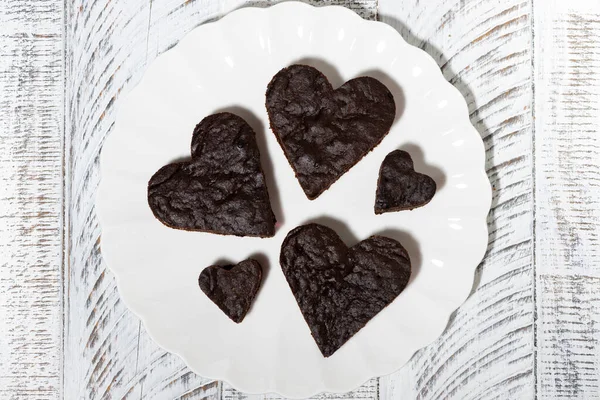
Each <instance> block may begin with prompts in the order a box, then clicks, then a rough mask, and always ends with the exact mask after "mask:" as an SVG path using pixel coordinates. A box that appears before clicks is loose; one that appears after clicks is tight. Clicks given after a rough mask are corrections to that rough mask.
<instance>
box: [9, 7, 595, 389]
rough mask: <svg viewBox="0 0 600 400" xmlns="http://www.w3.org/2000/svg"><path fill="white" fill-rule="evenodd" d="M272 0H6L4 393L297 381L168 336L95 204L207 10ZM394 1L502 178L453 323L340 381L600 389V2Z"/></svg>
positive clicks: (366, 10)
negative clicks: (254, 377) (132, 105)
mask: <svg viewBox="0 0 600 400" xmlns="http://www.w3.org/2000/svg"><path fill="white" fill-rule="evenodd" d="M317 2H318V1H316V0H315V1H314V3H317ZM272 3H274V1H271V0H265V1H252V2H246V1H244V0H226V1H218V0H195V1H194V0H190V1H183V0H127V1H105V0H91V1H89V0H85V1H84V0H75V1H72V2H63V1H59V0H5V1H2V2H0V102H1V106H2V107H1V110H2V111H1V112H0V161H1V162H2V167H1V168H0V180H1V185H0V220H1V221H2V224H0V265H1V267H2V268H0V398H10V399H25V398H36V399H38V398H39V399H59V398H63V397H64V398H65V399H101V398H102V399H104V398H106V399H111V398H114V399H122V398H135V399H138V398H145V399H165V398H184V399H205V398H206V399H256V400H258V399H276V398H278V397H277V396H273V395H265V396H248V395H244V394H241V393H239V392H237V391H235V390H233V389H232V388H231V387H229V386H228V385H227V384H225V383H221V382H211V381H208V380H206V379H204V378H202V377H198V376H196V375H195V374H193V373H191V372H190V371H189V370H188V369H187V368H186V367H185V365H184V364H183V362H182V361H181V360H180V359H179V358H178V357H176V356H173V355H170V354H168V353H165V352H164V351H163V350H161V349H160V348H158V347H157V346H156V345H155V344H154V343H153V342H152V340H151V339H150V338H149V337H148V335H147V334H146V333H145V331H144V328H143V326H142V324H141V323H140V322H139V320H138V319H137V318H135V317H134V316H133V315H132V314H131V313H130V312H129V311H127V310H126V308H125V307H124V305H123V304H122V303H121V302H120V300H119V295H118V292H117V290H116V286H115V282H114V278H113V277H112V275H111V274H110V272H109V271H108V270H106V268H105V267H104V266H103V265H102V264H101V262H100V246H101V240H100V231H99V228H98V225H97V222H96V219H95V211H94V193H95V190H96V187H97V183H98V179H99V177H98V170H97V157H98V153H99V150H100V148H101V144H102V141H103V139H104V137H105V136H106V134H108V133H109V132H110V131H111V128H112V125H113V123H114V120H115V110H116V109H117V108H118V104H119V101H120V96H121V93H123V91H127V90H128V88H130V87H131V86H132V85H134V84H135V83H136V82H137V81H138V80H139V79H140V77H141V75H142V74H143V71H144V69H145V67H146V65H147V64H148V63H149V62H151V61H152V60H153V59H154V58H155V57H156V56H157V55H158V54H160V53H161V52H163V51H165V50H166V49H168V48H169V47H171V46H172V45H174V44H175V43H177V41H178V40H179V39H181V37H182V36H183V35H184V34H185V33H187V32H188V31H190V30H191V29H192V28H193V27H195V26H197V25H198V24H200V23H202V22H204V21H207V20H210V19H214V18H217V17H218V16H220V15H222V14H223V13H226V12H228V11H230V10H232V9H234V8H236V7H239V6H242V5H243V4H252V5H260V6H264V5H269V4H272ZM318 3H319V4H332V3H335V4H342V5H347V6H350V7H351V8H353V9H355V10H356V11H358V12H359V13H361V15H363V16H364V17H365V18H374V17H375V15H376V11H377V7H376V5H377V4H376V0H353V1H351V0H347V1H345V0H332V1H324V2H318ZM65 7H66V10H64V8H65ZM65 11H66V12H65ZM63 16H66V21H64V20H63ZM379 17H380V19H382V20H384V21H386V22H388V23H390V24H391V25H392V26H394V27H396V28H397V29H398V30H399V31H400V32H401V34H402V35H403V36H404V37H405V39H407V40H408V41H409V42H410V43H412V44H415V45H417V46H420V47H421V48H423V49H424V50H425V51H427V52H429V53H430V54H431V55H432V56H433V57H434V58H435V59H436V61H437V62H438V63H439V65H440V67H441V68H442V71H443V73H444V75H445V76H446V78H447V79H448V80H449V81H450V82H451V83H453V84H454V85H455V86H456V87H457V88H458V89H459V90H460V91H461V92H462V93H463V95H464V96H465V98H466V99H467V102H468V104H469V110H470V112H471V119H472V121H473V123H474V125H475V126H476V127H477V128H478V130H479V132H480V133H481V135H482V137H483V139H484V143H485V144H486V149H487V154H488V175H489V176H490V179H491V180H492V183H493V185H494V204H493V209H492V212H491V213H490V218H489V225H490V246H489V251H488V255H487V256H486V259H485V260H484V262H483V263H482V265H481V267H480V268H479V270H478V273H477V276H476V280H475V285H474V293H473V294H472V296H471V297H470V298H469V299H468V300H467V302H466V303H465V304H464V305H463V307H461V309H460V310H459V311H458V312H457V313H456V314H455V316H454V317H453V319H452V321H451V322H450V324H449V326H448V329H447V331H446V333H445V334H444V335H443V336H442V337H441V338H440V339H438V340H437V341H436V342H434V343H433V344H432V345H431V346H429V347H428V348H426V349H423V350H422V351H420V352H418V353H417V354H416V355H415V356H414V357H413V359H412V360H411V362H410V363H409V364H408V365H407V366H406V367H405V368H403V369H402V370H401V371H399V372H397V373H395V374H393V375H391V376H388V377H383V378H381V379H374V380H371V381H370V382H368V383H367V384H365V385H364V386H363V387H361V388H359V389H357V390H356V391H354V392H352V393H349V394H346V395H339V396H332V395H323V396H320V398H338V399H342V398H353V399H398V398H400V399H412V398H422V399H430V398H431V399H433V398H455V399H469V398H472V399H484V398H532V397H534V396H535V395H536V394H537V397H539V398H598V397H600V372H599V371H600V361H599V360H600V343H599V342H600V332H599V330H600V328H599V327H598V326H599V323H600V299H599V296H598V295H597V294H596V293H597V292H598V285H600V272H599V271H600V269H599V268H598V267H599V266H600V265H599V261H598V254H597V253H598V252H599V250H598V245H599V243H598V242H599V239H598V238H599V233H600V189H599V187H600V154H599V153H600V143H599V141H600V135H599V133H600V132H599V130H600V111H599V108H600V104H599V103H600V95H599V94H598V93H600V92H599V90H598V89H599V88H598V82H600V75H599V74H600V73H599V72H598V71H599V70H600V68H599V67H600V57H599V54H600V38H599V37H598V36H600V34H599V33H598V32H600V4H599V3H598V2H597V1H586V0H570V1H563V0H494V1H492V0H440V1H437V2H424V1H418V0H403V1H397V0H379ZM408 27H411V28H412V29H408ZM534 31H535V32H534ZM534 33H535V35H534ZM65 41H66V43H65ZM63 49H66V51H65V52H63ZM64 53H66V54H64ZM63 62H65V63H66V64H65V65H63ZM65 72H66V77H67V80H66V86H65V85H63V79H64V77H65ZM534 93H535V96H534ZM534 100H535V101H534ZM63 105H64V109H65V115H63ZM534 116H535V119H534V118H533V117H534ZM63 121H64V124H65V125H64V128H65V131H64V133H65V135H64V143H63V142H62V132H63ZM534 125H535V129H534ZM534 139H535V140H534ZM63 150H65V151H64V154H63ZM63 161H64V163H63ZM63 166H64V168H63ZM63 174H64V179H63ZM534 178H535V185H534V180H533V179H534ZM63 182H64V183H63ZM63 190H64V194H65V196H64V199H63ZM63 210H64V211H65V213H64V218H65V221H64V227H65V229H64V235H63V229H62V226H63V224H62V223H63ZM534 221H535V222H534ZM534 233H535V236H534ZM63 237H64V238H65V240H64V243H63ZM534 237H535V240H534ZM63 246H64V247H63ZM63 251H64V254H66V256H65V258H64V260H65V263H64V265H63V264H62V263H61V261H62V257H63ZM61 265H63V269H64V280H63V281H62V282H61V279H60V278H61ZM61 288H62V289H64V297H63V300H64V301H63V302H64V304H63V309H62V310H61V304H60V303H61V302H60V300H61ZM63 311H64V312H63ZM63 316H64V320H63V324H62V327H63V329H62V330H61V317H63ZM63 339H64V340H63ZM63 345H64V348H63ZM536 348H537V351H536ZM61 356H62V357H61ZM61 372H62V377H61ZM61 381H62V382H61Z"/></svg>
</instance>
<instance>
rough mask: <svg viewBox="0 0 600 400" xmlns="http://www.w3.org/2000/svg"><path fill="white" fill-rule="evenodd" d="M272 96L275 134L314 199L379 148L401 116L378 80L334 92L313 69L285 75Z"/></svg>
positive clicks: (363, 80)
mask: <svg viewBox="0 0 600 400" xmlns="http://www.w3.org/2000/svg"><path fill="white" fill-rule="evenodd" d="M266 97H267V101H266V106H267V112H268V114H269V121H270V124H271V129H272V130H273V133H274V134H275V136H276V137H277V140H278V141H279V144H280V145H281V147H282V148H283V151H284V153H285V156H286V157H287V159H288V161H289V163H290V165H291V166H292V168H293V169H294V172H295V173H296V177H297V178H298V181H299V182H300V185H301V186H302V189H303V190H304V193H305V194H306V196H307V197H308V198H309V199H311V200H313V199H315V198H317V197H318V196H319V195H320V194H321V193H323V192H324V191H325V190H327V189H328V188H329V187H330V186H331V185H332V184H333V183H334V182H335V181H336V180H338V179H339V178H340V177H341V176H342V175H343V174H344V173H346V172H347V171H348V170H349V169H350V168H351V167H352V166H353V165H354V164H356V163H357V162H359V161H360V160H361V159H362V158H363V157H364V156H365V155H366V154H367V153H368V152H369V151H371V150H372V149H373V148H374V147H375V146H377V145H378V144H379V142H381V140H382V139H383V137H384V136H385V135H387V133H388V132H389V130H390V128H391V126H392V123H393V122H394V118H395V116H396V104H395V103H394V96H393V95H392V94H391V93H390V91H389V90H388V88H387V87H386V86H385V85H384V84H383V83H381V82H379V81H378V80H377V79H374V78H370V77H360V78H356V79H352V80H350V81H348V82H346V83H345V84H343V85H342V86H341V87H340V88H339V89H337V90H333V87H332V86H331V84H330V83H329V81H328V80H327V78H326V77H325V75H323V74H322V73H321V72H319V70H317V69H315V68H313V67H309V66H307V65H292V66H290V67H288V68H284V69H282V70H281V71H279V72H278V73H277V74H276V75H275V76H274V77H273V79H272V80H271V82H270V83H269V86H268V88H267V95H266Z"/></svg>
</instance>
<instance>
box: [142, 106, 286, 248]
mask: <svg viewBox="0 0 600 400" xmlns="http://www.w3.org/2000/svg"><path fill="white" fill-rule="evenodd" d="M148 204H149V205H150V208H151V209H152V212H153V213H154V215H155V216H156V218H158V219H159V220H160V221H161V222H162V223H163V224H165V225H167V226H169V227H171V228H176V229H185V230H190V231H204V232H212V233H219V234H223V235H237V236H260V237H270V236H273V235H274V234H275V215H274V214H273V211H272V210H271V203H270V202H269V193H268V191H267V186H266V183H265V176H264V174H263V171H262V169H261V167H260V153H259V151H258V146H257V145H256V138H255V135H254V131H253V130H252V128H251V127H250V125H248V124H247V123H246V121H244V120H243V119H242V118H240V117H238V116H237V115H234V114H231V113H220V114H214V115H210V116H208V117H206V118H204V119H203V120H202V121H201V122H200V123H199V124H198V125H197V126H196V128H195V129H194V134H193V136H192V160H191V161H186V162H178V163H174V164H169V165H166V166H164V167H162V168H161V169H159V170H158V172H156V173H155V174H154V176H152V178H150V181H149V182H148Z"/></svg>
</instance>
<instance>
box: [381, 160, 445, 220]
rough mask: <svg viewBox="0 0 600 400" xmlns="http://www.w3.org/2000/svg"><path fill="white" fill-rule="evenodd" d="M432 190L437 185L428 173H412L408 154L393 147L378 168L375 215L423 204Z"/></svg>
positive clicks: (433, 192) (432, 194)
mask: <svg viewBox="0 0 600 400" xmlns="http://www.w3.org/2000/svg"><path fill="white" fill-rule="evenodd" d="M435 191H436V184H435V181H434V180H433V179H432V178H431V177H430V176H427V175H425V174H420V173H418V172H415V167H414V165H413V160H412V158H411V157H410V154H408V153H407V152H405V151H402V150H394V151H392V152H391V153H390V154H388V155H387V156H386V157H385V159H384V160H383V163H381V168H380V169H379V179H378V180H377V194H376V196H375V214H382V213H385V212H390V211H401V210H412V209H413V208H417V207H422V206H424V205H425V204H427V203H429V202H430V201H431V199H432V198H433V196H434V195H435Z"/></svg>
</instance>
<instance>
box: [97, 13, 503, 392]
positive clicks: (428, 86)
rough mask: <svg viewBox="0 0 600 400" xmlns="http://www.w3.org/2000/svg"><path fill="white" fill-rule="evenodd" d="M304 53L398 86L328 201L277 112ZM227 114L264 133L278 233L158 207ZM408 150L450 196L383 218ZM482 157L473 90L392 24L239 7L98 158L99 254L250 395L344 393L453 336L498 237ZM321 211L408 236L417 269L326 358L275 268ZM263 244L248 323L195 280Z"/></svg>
mask: <svg viewBox="0 0 600 400" xmlns="http://www.w3.org/2000/svg"><path fill="white" fill-rule="evenodd" d="M298 61H300V62H303V63H307V64H312V65H314V66H316V67H317V68H319V69H320V70H321V71H323V72H324V73H325V74H326V75H327V76H328V77H329V79H330V80H331V81H332V83H333V85H334V86H335V87H337V86H339V85H341V84H342V83H343V82H344V81H346V80H348V79H351V78H353V77H357V76H360V75H371V76H374V77H376V78H378V79H380V80H382V81H383V82H384V83H385V84H386V85H387V86H388V87H389V88H390V90H391V91H392V93H393V94H394V96H395V99H396V103H397V108H398V115H397V120H396V122H395V123H394V126H393V128H392V130H391V132H390V133H389V135H388V136H387V137H385V138H384V139H383V141H382V143H381V144H380V145H379V146H378V147H377V148H375V150H374V151H372V152H371V153H369V154H368V155H367V156H366V157H365V158H364V159H363V160H362V161H360V162H359V163H358V164H357V165H356V166H355V167H354V168H352V169H351V170H350V171H349V172H348V173H346V174H345V175H344V176H343V177H342V178H341V179H340V180H339V181H338V182H336V183H335V184H334V185H333V186H332V187H331V188H330V189H329V190H328V191H326V192H325V193H324V194H323V195H321V197H319V198H318V199H317V200H315V201H309V200H307V199H306V197H305V195H304V193H303V192H302V190H301V188H300V185H299V184H298V182H297V181H296V179H295V178H294V174H293V171H292V170H291V168H290V167H289V165H288V163H287V161H286V159H285V157H284V155H283V152H282V150H281V148H280V147H279V145H278V144H277V141H276V140H275V137H274V135H273V134H272V133H271V131H270V130H269V129H268V122H267V113H266V110H265V106H264V103H265V98H264V93H265V89H266V87H267V83H268V82H269V81H270V79H271V78H272V77H273V75H274V74H275V73H276V72H277V71H279V70H280V69H281V68H283V67H285V66H288V65H290V64H292V63H295V62H298ZM218 110H230V111H234V112H236V113H238V114H239V115H240V116H242V117H244V118H246V120H247V121H248V122H249V123H250V125H252V126H253V128H254V129H255V130H256V132H257V136H258V138H259V145H260V149H261V156H262V162H263V168H264V169H265V173H266V175H267V180H268V183H269V191H270V192H271V197H272V202H273V206H274V211H275V214H276V215H277V218H278V220H279V221H280V222H281V223H280V225H279V227H278V230H277V234H276V236H275V237H274V238H270V239H259V238H238V237H231V236H219V235H211V234H206V233H196V232H184V231H178V230H174V229H169V228H167V227H165V226H164V225H162V224H161V223H160V222H159V221H157V220H156V219H155V218H154V217H153V215H152V212H151V211H150V208H149V207H148V203H147V198H146V188H147V182H148V179H149V178H150V177H151V176H152V175H153V174H154V172H155V171H156V170H158V169H159V168H160V167H161V166H163V165H165V164H167V163H169V162H172V161H173V160H175V159H178V158H182V157H189V151H190V150H189V149H190V140H191V134H192V130H193V128H194V126H195V124H196V123H198V122H199V121H200V120H201V119H202V118H203V117H205V116H207V115H209V114H212V113H214V112H216V111H218ZM397 148H404V149H408V150H409V152H410V153H411V154H412V156H413V158H414V159H415V165H416V169H417V171H421V172H425V173H428V174H430V175H431V176H432V177H433V178H434V179H435V180H436V181H437V183H438V187H439V190H438V192H437V194H436V196H435V198H434V199H433V200H432V201H431V203H429V204H428V205H427V206H425V207H423V208H420V209H417V210H414V211H404V212H398V213H388V214H384V215H380V216H376V215H375V214H374V212H373V204H374V199H375V186H376V181H377V174H378V170H379V166H380V164H381V161H382V160H383V158H384V157H385V155H386V154H388V153H389V152H390V151H392V150H394V149H397ZM484 156H485V154H484V147H483V143H482V141H481V139H480V137H479V135H478V133H477V131H476V130H475V129H474V128H473V126H472V125H471V123H470V122H469V116H468V112H467V106H466V104H465V101H464V99H463V98H462V96H461V95H460V93H459V92H458V91H457V90H456V89H455V88H454V87H453V86H451V85H450V84H449V83H448V82H446V81H445V79H444V78H443V76H442V74H441V73H440V71H439V69H438V66H437V65H436V63H435V62H434V61H433V60H432V59H431V58H430V57H429V56H428V55H427V54H426V53H425V52H423V51H421V50H419V49H417V48H415V47H412V46H410V45H408V44H407V43H405V42H404V40H403V39H402V38H401V37H400V35H399V34H398V33H397V32H396V31H395V30H394V29H392V28H391V27H389V26H387V25H385V24H383V23H380V22H370V21H365V20H363V19H361V18H360V17H358V16H357V15H356V14H354V13H353V12H352V11H349V10H347V9H345V8H342V7H322V8H314V7H311V6H308V5H304V4H301V3H295V2H293V3H290V2H288V3H282V4H280V5H276V6H274V7H271V8H268V9H257V8H245V9H241V10H238V11H235V12H233V13H231V14H229V15H227V16H225V17H224V18H222V19H221V20H219V21H217V22H214V23H209V24H206V25H203V26H200V27H198V28H197V29H195V30H194V31H193V32H191V33H190V34H189V35H187V36H186V37H185V38H184V39H183V40H182V41H181V42H180V43H179V45H177V46H176V47H175V48H173V49H172V50H169V51H168V52H166V53H165V54H163V55H162V56H160V57H159V58H158V59H157V60H156V61H154V62H153V63H152V65H151V66H150V67H149V68H148V71H147V72H146V74H145V76H144V78H143V80H142V81H141V83H140V84H139V85H138V86H137V87H136V88H135V89H134V90H133V91H132V92H131V93H130V94H129V95H128V96H127V98H126V99H124V100H123V101H122V102H121V105H120V109H119V116H118V119H117V124H116V127H115V130H114V132H113V133H112V134H111V135H110V137H109V138H108V139H107V141H106V144H105V145H104V150H103V152H102V158H101V173H102V181H101V184H100V190H99V197H98V210H99V215H100V221H101V224H102V254H103V256H104V259H105V261H106V262H107V264H108V266H109V267H110V268H111V269H112V270H113V271H114V273H115V275H116V276H117V279H118V284H119V290H120V293H121V296H122V297H123V299H124V301H125V302H126V304H127V305H128V306H129V307H130V308H131V309H132V310H133V311H134V312H135V313H136V314H137V315H139V316H140V317H141V318H142V320H143V321H144V325H145V326H146V329H147V330H148V332H149V333H150V335H151V336H152V337H153V338H154V340H156V342H157V343H158V344H159V345H160V346H162V347H164V348H165V349H167V350H168V351H171V352H174V353H176V354H178V355H180V356H181V357H182V358H183V359H184V360H185V361H186V363H187V364H188V365H189V366H190V368H192V369H193V370H194V371H195V372H197V373H198V374H200V375H202V376H205V377H211V378H215V379H223V380H225V381H227V382H229V383H231V384H232V385H233V386H234V387H236V388H238V389H239V390H242V391H245V392H252V393H258V392H277V393H280V394H282V395H286V396H291V397H304V396H309V395H312V394H315V393H318V392H321V391H330V392H346V391H349V390H352V389H354V388H356V387H357V386H359V385H360V384H362V383H363V382H365V381H366V380H368V379H369V378H372V377H376V376H381V375H385V374H389V373H391V372H393V371H395V370H397V369H399V368H400V367H401V366H402V365H403V364H404V363H405V362H406V361H408V360H409V358H410V357H411V355H412V354H413V353H414V352H415V351H416V350H418V349H419V348H421V347H423V346H425V345H427V344H428V343H430V342H432V341H433V340H434V339H435V338H437V337H438V336H439V335H440V334H441V333H442V331H443V330H444V328H445V326H446V323H447V321H448V317H449V316H450V314H451V313H452V312H453V311H454V310H455V309H456V308H457V307H458V306H459V305H460V304H461V303H462V302H463V301H464V300H465V299H466V297H467V296H468V294H469V291H470V289H471V286H472V283H473V272H474V269H475V267H476V266H477V264H478V263H479V262H480V261H481V259H482V257H483V255H484V252H485V250H486V246H487V240H488V232H487V225H486V216H487V213H488V210H489V207H490V201H491V191H490V185H489V181H488V179H487V176H486V174H485V170H484ZM315 219H317V220H319V221H321V222H322V223H324V224H326V225H329V226H331V227H333V228H334V229H336V230H337V231H338V233H340V234H341V236H342V238H343V239H345V240H346V242H347V244H349V245H352V244H354V243H356V242H357V241H359V240H362V239H365V238H367V237H368V236H370V235H372V234H375V233H382V232H383V234H384V235H388V236H390V237H393V238H396V239H399V240H400V241H401V242H402V243H403V244H404V246H405V247H406V248H407V249H408V251H409V253H410V256H411V259H412V261H413V265H414V270H413V275H412V277H411V281H410V283H409V285H408V287H407V288H406V290H405V291H404V292H403V293H402V294H400V296H399V297H398V298H397V299H396V300H395V301H394V302H393V303H392V304H391V305H390V306H388V307H387V308H386V309H384V310H383V311H382V312H381V313H379V314H378V315H377V316H376V317H375V318H374V319H373V320H371V321H370V322H369V323H368V324H367V326H366V327H365V328H364V329H362V330H361V331H360V332H359V333H358V334H356V335H355V336H354V337H353V338H352V339H351V340H350V341H348V342H347V343H346V344H345V345H344V346H343V347H342V348H341V349H340V350H339V351H337V352H336V353H335V354H334V355H333V356H332V357H330V358H328V359H325V358H323V357H322V356H321V353H320V352H319V350H318V349H317V346H316V345H315V343H314V341H313V339H312V337H311V335H310V331H309V329H308V327H307V325H306V323H305V322H304V319H303V318H302V315H301V313H300V310H299V308H298V306H297V304H296V302H295V300H294V297H293V295H292V293H291V291H290V289H289V287H288V285H287V283H286V281H285V278H284V276H283V274H282V272H281V269H280V267H279V264H278V257H279V249H280V245H281V242H282V241H283V238H284V237H285V235H286V234H287V233H288V232H289V231H290V230H291V229H292V228H294V227H296V226H298V225H300V224H302V223H304V222H306V221H309V220H315ZM255 254H259V255H260V259H261V260H262V261H263V264H266V265H264V267H265V269H266V270H267V271H266V276H265V279H264V281H263V286H262V289H261V290H260V292H259V294H258V296H257V298H256V301H255V303H254V305H253V307H252V309H251V311H250V313H249V314H248V315H247V317H246V319H245V320H244V321H243V323H241V324H239V325H236V324H234V323H233V322H231V321H230V320H229V319H228V318H227V317H226V316H225V315H224V314H223V313H222V312H221V311H220V310H219V309H218V308H217V307H216V306H215V305H214V304H213V303H211V301H210V300H208V298H207V297H206V296H205V295H204V294H203V293H202V292H201V291H200V289H199V287H198V283H197V279H198V275H199V274H200V271H202V269H203V268H204V267H206V266H208V265H211V264H214V263H215V262H217V261H223V260H229V261H232V262H238V261H241V260H243V259H245V258H247V257H248V256H251V255H255Z"/></svg>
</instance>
